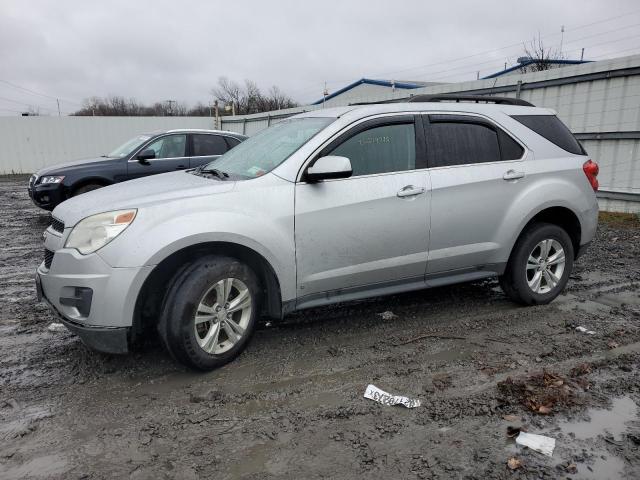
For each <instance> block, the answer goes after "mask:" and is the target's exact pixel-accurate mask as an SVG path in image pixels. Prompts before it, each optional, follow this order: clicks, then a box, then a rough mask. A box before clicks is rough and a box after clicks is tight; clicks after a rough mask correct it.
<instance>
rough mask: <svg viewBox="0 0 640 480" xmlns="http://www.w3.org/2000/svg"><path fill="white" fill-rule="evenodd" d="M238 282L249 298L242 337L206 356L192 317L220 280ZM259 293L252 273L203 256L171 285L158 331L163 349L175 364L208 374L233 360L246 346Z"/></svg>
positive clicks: (238, 264) (232, 262) (235, 262)
mask: <svg viewBox="0 0 640 480" xmlns="http://www.w3.org/2000/svg"><path fill="white" fill-rule="evenodd" d="M225 278H235V279H238V280H240V281H242V282H243V283H244V284H245V285H246V287H247V288H248V290H249V295H250V296H251V302H252V303H251V315H250V318H249V321H248V324H247V325H246V327H245V330H244V334H243V335H242V337H241V338H240V339H239V340H238V341H237V343H235V344H234V345H233V346H232V347H231V348H230V349H229V350H227V351H225V352H223V353H220V354H213V353H208V352H206V351H205V350H204V349H203V348H202V347H200V345H199V344H198V341H197V339H196V332H195V325H194V323H195V315H196V310H197V309H198V304H199V303H200V301H201V299H202V298H203V296H204V295H205V294H206V293H207V292H208V291H209V290H210V289H211V288H212V287H213V285H215V284H216V283H218V282H219V281H220V280H222V279H225ZM260 302H261V290H260V283H259V280H258V277H257V276H256V275H255V273H253V271H252V270H251V269H250V268H249V267H247V266H246V265H244V264H243V263H241V262H239V261H238V260H236V259H234V258H229V257H223V256H217V255H207V256H204V257H202V258H199V259H197V260H195V261H194V262H193V263H191V264H190V265H188V266H187V267H186V268H183V269H181V270H180V271H179V272H178V274H177V275H176V276H175V277H174V279H173V281H172V282H171V284H170V286H169V289H168V291H167V295H166V296H165V300H164V303H163V308H162V313H161V315H160V322H159V323H158V330H159V333H160V337H161V338H162V339H163V341H164V344H165V347H166V348H167V350H168V351H169V353H170V354H171V355H172V356H173V358H175V359H176V360H177V361H178V362H180V363H182V364H184V365H186V366H188V367H191V368H193V369H196V370H202V371H208V370H213V369H215V368H218V367H221V366H222V365H224V364H225V363H228V362H230V361H231V360H233V359H234V358H235V357H236V356H238V354H240V352H242V350H244V348H245V347H246V345H247V343H248V342H249V340H250V338H251V336H252V335H253V332H254V330H255V327H256V323H257V319H258V316H259V312H260Z"/></svg>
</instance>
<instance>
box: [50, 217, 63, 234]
mask: <svg viewBox="0 0 640 480" xmlns="http://www.w3.org/2000/svg"><path fill="white" fill-rule="evenodd" d="M51 228H53V229H54V230H55V231H56V232H58V233H62V232H64V222H63V221H62V220H58V219H57V218H56V217H51Z"/></svg>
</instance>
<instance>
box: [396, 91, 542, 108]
mask: <svg viewBox="0 0 640 480" xmlns="http://www.w3.org/2000/svg"><path fill="white" fill-rule="evenodd" d="M407 102H409V103H415V102H456V103H458V102H475V103H480V102H485V103H496V104H500V105H519V106H521V107H535V105H534V104H532V103H529V102H527V101H526V100H521V99H519V98H509V97H490V96H482V95H455V94H449V95H447V94H444V95H415V96H413V97H410V98H409V99H408V100H407Z"/></svg>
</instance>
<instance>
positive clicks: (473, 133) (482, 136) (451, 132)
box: [427, 115, 524, 167]
mask: <svg viewBox="0 0 640 480" xmlns="http://www.w3.org/2000/svg"><path fill="white" fill-rule="evenodd" d="M523 154H524V149H523V148H522V146H521V145H520V144H519V143H518V142H516V141H515V140H514V139H513V138H511V136H510V135H508V134H507V133H506V132H504V131H503V130H502V129H500V128H498V127H497V126H495V125H493V124H491V123H489V122H486V121H484V120H482V119H478V118H476V117H466V116H463V115H429V123H428V126H427V155H428V157H429V166H430V167H447V166H453V165H470V164H476V163H487V162H498V161H501V160H518V159H520V158H522V156H523Z"/></svg>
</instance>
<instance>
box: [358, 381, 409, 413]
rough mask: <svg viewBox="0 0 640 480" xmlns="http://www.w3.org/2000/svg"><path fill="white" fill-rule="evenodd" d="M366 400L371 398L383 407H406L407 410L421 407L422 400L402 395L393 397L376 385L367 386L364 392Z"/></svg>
mask: <svg viewBox="0 0 640 480" xmlns="http://www.w3.org/2000/svg"><path fill="white" fill-rule="evenodd" d="M364 398H369V399H371V400H373V401H375V402H378V403H381V404H383V405H398V404H400V405H404V406H405V407H407V408H415V407H419V406H420V400H413V399H411V398H407V397H403V396H401V395H391V394H390V393H387V392H385V391H384V390H380V389H379V388H378V387H376V386H375V385H369V386H367V389H366V390H365V391H364Z"/></svg>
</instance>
